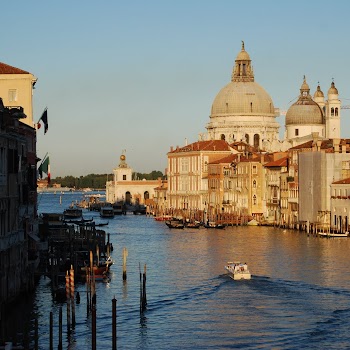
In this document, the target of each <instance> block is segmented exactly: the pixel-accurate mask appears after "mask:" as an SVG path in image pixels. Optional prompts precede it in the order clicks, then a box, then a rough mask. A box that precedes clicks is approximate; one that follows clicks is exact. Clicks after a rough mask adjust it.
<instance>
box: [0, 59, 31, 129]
mask: <svg viewBox="0 0 350 350" xmlns="http://www.w3.org/2000/svg"><path fill="white" fill-rule="evenodd" d="M0 82H1V84H0V97H1V98H2V100H3V103H4V105H5V106H7V107H19V106H21V107H22V108H23V111H24V113H25V115H26V116H27V117H26V118H25V119H23V120H22V121H23V123H24V124H27V125H29V126H31V127H34V123H35V122H34V120H33V89H34V86H35V83H36V82H37V78H36V77H35V76H34V75H33V74H31V73H29V72H27V71H25V70H23V69H19V68H16V67H12V66H10V65H8V64H5V63H2V62H0Z"/></svg>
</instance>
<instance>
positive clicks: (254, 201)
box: [253, 194, 256, 205]
mask: <svg viewBox="0 0 350 350" xmlns="http://www.w3.org/2000/svg"><path fill="white" fill-rule="evenodd" d="M253 204H254V205H256V195H255V194H254V196H253Z"/></svg>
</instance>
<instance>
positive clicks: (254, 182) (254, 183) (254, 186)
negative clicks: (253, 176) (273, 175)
mask: <svg viewBox="0 0 350 350" xmlns="http://www.w3.org/2000/svg"><path fill="white" fill-rule="evenodd" d="M253 188H256V181H255V180H254V181H253Z"/></svg>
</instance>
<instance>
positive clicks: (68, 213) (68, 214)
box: [63, 207, 83, 219]
mask: <svg viewBox="0 0 350 350" xmlns="http://www.w3.org/2000/svg"><path fill="white" fill-rule="evenodd" d="M63 215H64V218H65V219H77V218H81V217H82V216H83V210H82V209H81V208H76V207H69V208H67V209H65V210H64V212H63Z"/></svg>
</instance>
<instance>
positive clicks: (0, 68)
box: [0, 62, 30, 74]
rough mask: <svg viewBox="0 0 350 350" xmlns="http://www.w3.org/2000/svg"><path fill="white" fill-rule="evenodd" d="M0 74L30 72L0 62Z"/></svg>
mask: <svg viewBox="0 0 350 350" xmlns="http://www.w3.org/2000/svg"><path fill="white" fill-rule="evenodd" d="M0 74H30V73H29V72H27V71H25V70H23V69H19V68H16V67H12V66H9V65H8V64H6V63H2V62H0Z"/></svg>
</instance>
